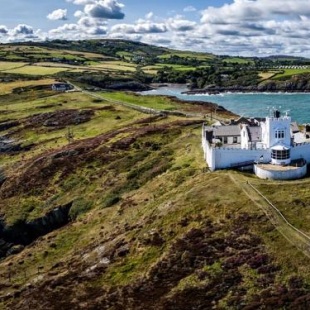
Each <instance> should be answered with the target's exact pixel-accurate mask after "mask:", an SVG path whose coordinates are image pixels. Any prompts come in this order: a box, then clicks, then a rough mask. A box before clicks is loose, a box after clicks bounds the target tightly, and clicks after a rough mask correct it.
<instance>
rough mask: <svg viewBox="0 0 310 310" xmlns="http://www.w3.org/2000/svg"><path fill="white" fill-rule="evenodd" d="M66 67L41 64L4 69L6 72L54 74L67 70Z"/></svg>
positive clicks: (39, 74)
mask: <svg viewBox="0 0 310 310" xmlns="http://www.w3.org/2000/svg"><path fill="white" fill-rule="evenodd" d="M67 70H68V68H52V67H42V66H30V65H29V66H23V67H21V68H16V69H9V70H6V71H5V72H6V73H11V74H25V75H34V76H44V75H55V74H56V73H59V72H63V71H67Z"/></svg>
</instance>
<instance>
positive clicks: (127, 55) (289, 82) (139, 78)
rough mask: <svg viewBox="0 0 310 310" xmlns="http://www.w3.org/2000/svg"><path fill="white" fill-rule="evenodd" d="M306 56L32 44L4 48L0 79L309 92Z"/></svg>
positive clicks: (97, 43) (120, 43)
mask: <svg viewBox="0 0 310 310" xmlns="http://www.w3.org/2000/svg"><path fill="white" fill-rule="evenodd" d="M309 66H310V61H309V59H307V58H301V57H287V56H281V55H279V56H270V57H265V58H258V57H231V56H227V55H225V56H217V55H212V54H209V53H197V52H188V51H177V50H171V49H167V48H163V47H158V46H152V45H147V44H143V43H138V42H131V41H124V40H84V41H65V40H55V41H48V42H38V43H33V42H28V43H15V44H3V45H1V46H0V79H2V80H7V79H10V77H11V76H12V75H14V76H17V75H19V76H22V77H29V76H31V77H35V76H41V77H42V76H50V75H52V76H54V77H57V78H60V79H61V78H63V79H70V80H71V81H74V82H75V83H78V84H79V85H83V86H88V87H91V88H93V89H98V88H99V89H121V90H133V91H139V90H141V91H142V90H146V89H148V88H149V85H150V84H151V83H182V84H187V85H188V87H189V89H190V90H192V91H205V92H222V91H244V92H247V91H270V92H272V91H275V92H277V91H284V92H294V91H298V92H309V90H310V86H309V85H310V83H309V76H310V67H309Z"/></svg>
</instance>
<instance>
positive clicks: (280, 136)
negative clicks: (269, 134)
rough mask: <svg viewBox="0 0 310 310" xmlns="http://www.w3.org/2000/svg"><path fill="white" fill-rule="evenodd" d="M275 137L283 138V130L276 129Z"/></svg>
mask: <svg viewBox="0 0 310 310" xmlns="http://www.w3.org/2000/svg"><path fill="white" fill-rule="evenodd" d="M275 138H276V139H283V138H284V130H276V132H275Z"/></svg>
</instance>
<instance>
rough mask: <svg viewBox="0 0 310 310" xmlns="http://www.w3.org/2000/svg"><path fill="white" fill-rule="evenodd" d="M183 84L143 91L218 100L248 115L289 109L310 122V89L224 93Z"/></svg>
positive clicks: (300, 121) (295, 117)
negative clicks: (196, 91) (205, 91)
mask: <svg viewBox="0 0 310 310" xmlns="http://www.w3.org/2000/svg"><path fill="white" fill-rule="evenodd" d="M186 90H187V89H186V87H185V86H183V85H169V86H163V87H158V88H156V89H153V90H150V91H145V92H141V93H140V94H143V95H167V96H175V97H177V98H179V99H183V100H194V101H195V100H196V101H206V102H213V103H217V104H218V105H221V106H223V107H224V108H225V109H227V110H229V111H231V112H233V113H236V114H238V115H240V116H245V117H266V116H268V115H270V113H271V111H273V110H274V109H278V110H280V111H281V112H282V113H288V115H290V116H291V117H292V121H296V122H297V123H298V124H308V123H310V93H229V92H227V93H220V94H214V95H213V94H212V95H209V94H195V95H187V94H182V92H184V91H186Z"/></svg>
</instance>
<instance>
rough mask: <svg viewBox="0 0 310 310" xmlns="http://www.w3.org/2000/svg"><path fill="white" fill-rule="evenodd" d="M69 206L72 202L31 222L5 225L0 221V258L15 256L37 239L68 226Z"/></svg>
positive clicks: (21, 221)
mask: <svg viewBox="0 0 310 310" xmlns="http://www.w3.org/2000/svg"><path fill="white" fill-rule="evenodd" d="M71 206H72V202H70V203H68V204H66V205H63V206H59V207H57V208H55V209H53V210H51V211H49V212H48V213H46V214H45V215H44V216H43V217H39V218H36V219H34V220H31V221H26V220H19V221H17V222H16V223H14V224H13V225H7V224H5V222H4V221H3V220H2V221H1V222H0V258H1V257H5V256H7V255H10V254H16V253H17V252H19V251H20V250H22V249H23V247H24V246H26V245H28V244H30V243H32V242H33V241H35V240H36V239H37V238H39V237H41V236H44V235H46V234H48V233H49V232H51V231H54V230H55V229H58V228H60V227H63V226H64V225H66V224H68V222H69V221H70V217H69V211H70V208H71Z"/></svg>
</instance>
